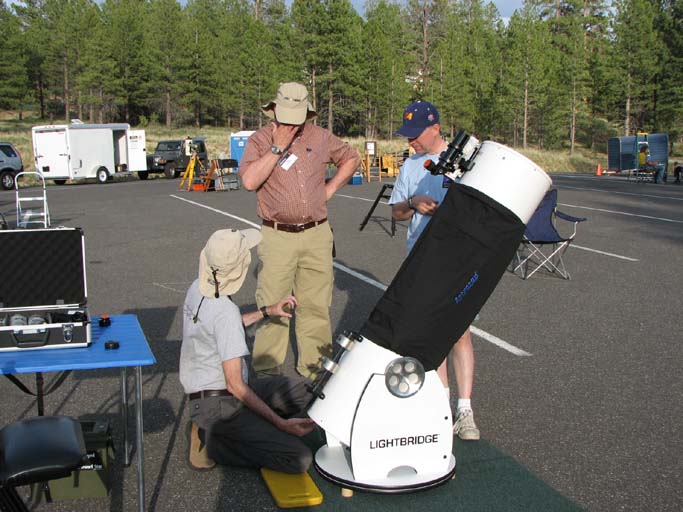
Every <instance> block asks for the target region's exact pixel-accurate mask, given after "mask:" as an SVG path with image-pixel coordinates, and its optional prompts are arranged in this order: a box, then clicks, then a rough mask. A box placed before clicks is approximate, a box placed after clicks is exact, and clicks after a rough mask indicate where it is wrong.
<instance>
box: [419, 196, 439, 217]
mask: <svg viewBox="0 0 683 512" xmlns="http://www.w3.org/2000/svg"><path fill="white" fill-rule="evenodd" d="M412 202H413V208H415V210H416V211H417V212H418V213H421V214H422V215H434V213H435V212H436V209H437V208H438V206H439V203H438V202H437V201H435V200H434V199H432V198H431V197H429V196H413V198H412Z"/></svg>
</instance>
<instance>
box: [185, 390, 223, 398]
mask: <svg viewBox="0 0 683 512" xmlns="http://www.w3.org/2000/svg"><path fill="white" fill-rule="evenodd" d="M212 396H232V393H230V391H228V390H227V389H205V390H204V391H197V392H196V393H190V394H189V397H190V400H197V399H199V398H209V397H212Z"/></svg>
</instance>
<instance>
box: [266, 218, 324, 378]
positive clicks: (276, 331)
mask: <svg viewBox="0 0 683 512" xmlns="http://www.w3.org/2000/svg"><path fill="white" fill-rule="evenodd" d="M261 232H262V234H263V240H262V241H261V243H260V244H259V245H258V256H259V259H260V260H261V262H260V270H259V274H258V285H257V288H256V303H257V304H258V306H259V307H261V306H268V305H271V304H274V303H275V302H277V301H279V300H280V299H282V298H283V297H285V296H287V295H289V294H291V293H292V292H293V293H294V296H295V297H296V299H297V302H298V306H297V308H296V318H295V320H294V322H295V331H296V342H297V349H298V355H299V357H298V361H297V365H296V369H297V371H298V372H299V373H300V374H301V375H303V376H304V377H308V378H312V377H313V376H314V373H315V371H316V370H317V369H318V368H319V359H320V357H321V356H328V357H329V355H330V354H331V351H332V343H331V342H332V329H331V327H330V311H329V308H330V304H331V302H332V284H333V274H332V231H331V230H330V225H329V223H327V222H326V223H324V224H321V225H319V226H316V227H314V228H311V229H307V230H306V231H303V232H301V233H287V232H284V231H276V230H275V229H273V228H269V227H266V226H263V229H262V230H261ZM288 345H289V320H288V319H286V318H270V319H268V320H267V321H265V322H262V323H261V325H260V327H259V328H258V330H257V331H256V338H255V340H254V352H253V366H254V369H255V370H256V371H257V372H263V371H266V372H267V371H269V370H270V371H273V370H274V369H276V368H278V367H279V366H282V365H283V364H284V362H285V357H286V356H287V347H288Z"/></svg>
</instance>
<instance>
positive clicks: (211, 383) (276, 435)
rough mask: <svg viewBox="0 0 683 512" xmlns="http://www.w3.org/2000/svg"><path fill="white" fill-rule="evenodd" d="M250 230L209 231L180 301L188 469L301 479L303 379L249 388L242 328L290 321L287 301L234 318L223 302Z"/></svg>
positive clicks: (242, 264) (249, 242)
mask: <svg viewBox="0 0 683 512" xmlns="http://www.w3.org/2000/svg"><path fill="white" fill-rule="evenodd" d="M260 241H261V233H260V232H259V231H258V230H256V229H246V230H243V231H238V230H234V229H223V230H219V231H216V232H215V233H214V234H213V235H211V237H210V238H209V241H208V242H207V243H206V246H205V247H204V249H203V250H202V252H201V255H200V258H199V278H198V279H196V280H195V281H194V282H193V283H192V285H191V286H190V289H189V290H188V291H187V296H186V297H185V304H184V306H183V343H182V348H181V351H180V382H181V384H182V385H183V388H184V389H185V393H186V394H187V395H188V397H189V400H190V419H191V428H190V434H189V435H190V441H189V443H190V455H189V463H190V466H191V467H192V468H194V469H211V468H212V467H213V466H215V464H216V463H218V464H222V465H234V466H247V467H266V468H270V469H273V470H276V471H282V472H286V473H301V472H304V471H306V470H307V469H308V467H309V465H310V464H311V461H312V455H311V451H310V449H309V448H308V447H307V446H306V445H305V444H304V443H303V442H302V440H301V439H299V438H300V437H301V436H303V435H305V434H307V433H309V432H310V431H311V430H313V428H314V423H313V421H312V420H310V419H307V418H300V417H299V418H296V417H294V416H296V415H297V414H300V413H301V411H302V409H303V407H304V406H305V405H306V404H307V403H308V401H309V399H310V395H309V393H308V391H307V390H306V387H305V386H306V381H305V380H304V379H303V378H300V379H299V378H289V377H271V378H264V379H257V380H255V381H254V382H249V381H248V373H249V372H248V368H247V364H246V361H245V359H244V358H245V356H248V355H249V350H248V348H247V345H246V342H245V335H244V327H246V326H249V325H251V324H253V323H255V322H257V321H259V320H262V319H263V321H268V318H269V317H286V318H289V317H290V316H291V313H290V312H289V311H291V310H293V309H294V308H295V307H296V299H295V298H294V297H293V296H289V297H285V298H283V299H282V300H280V301H279V302H277V303H276V304H273V305H269V306H265V307H262V308H261V309H259V310H256V311H252V312H250V313H245V314H241V313H240V311H239V309H238V307H237V306H236V305H235V304H234V303H233V302H232V300H231V299H230V295H231V294H234V293H235V292H237V291H238V290H239V289H240V287H241V286H242V283H243V282H244V279H245V278H246V276H247V273H248V271H249V263H250V262H251V249H252V248H253V247H254V246H256V245H257V244H258V243H259V242H260Z"/></svg>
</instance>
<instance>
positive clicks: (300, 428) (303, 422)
mask: <svg viewBox="0 0 683 512" xmlns="http://www.w3.org/2000/svg"><path fill="white" fill-rule="evenodd" d="M279 428H280V430H282V431H283V432H287V433H288V434H292V435H295V436H298V437H301V436H305V435H306V434H308V433H309V432H310V431H312V430H313V429H314V428H315V422H314V421H313V420H312V419H309V418H289V419H287V420H282V423H281V424H280V425H279Z"/></svg>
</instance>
